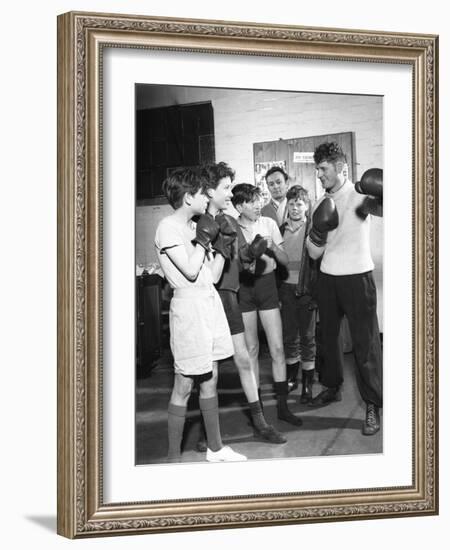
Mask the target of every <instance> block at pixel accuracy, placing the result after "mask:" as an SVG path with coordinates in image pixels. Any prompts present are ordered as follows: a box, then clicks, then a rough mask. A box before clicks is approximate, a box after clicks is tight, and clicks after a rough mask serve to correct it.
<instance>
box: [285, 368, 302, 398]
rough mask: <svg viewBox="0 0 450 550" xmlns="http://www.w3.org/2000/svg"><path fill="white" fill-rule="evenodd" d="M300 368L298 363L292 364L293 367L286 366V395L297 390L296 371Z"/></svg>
mask: <svg viewBox="0 0 450 550" xmlns="http://www.w3.org/2000/svg"><path fill="white" fill-rule="evenodd" d="M299 368H300V363H294V364H293V365H286V371H287V382H288V393H291V391H295V390H296V389H297V388H298V380H297V377H298V370H299Z"/></svg>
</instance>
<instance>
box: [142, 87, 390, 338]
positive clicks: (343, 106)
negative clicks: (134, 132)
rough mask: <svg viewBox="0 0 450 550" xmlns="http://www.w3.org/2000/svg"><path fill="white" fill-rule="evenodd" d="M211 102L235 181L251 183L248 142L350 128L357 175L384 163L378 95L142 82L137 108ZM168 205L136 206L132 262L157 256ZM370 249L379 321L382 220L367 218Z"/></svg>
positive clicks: (219, 151)
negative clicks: (157, 241) (157, 236)
mask: <svg viewBox="0 0 450 550" xmlns="http://www.w3.org/2000/svg"><path fill="white" fill-rule="evenodd" d="M202 101H211V102H212V105H213V111H214V127H215V145H216V160H217V161H222V160H223V161H225V162H227V163H228V164H230V166H232V167H233V168H234V169H235V170H236V182H249V183H254V172H253V144H254V143H258V142H262V141H273V140H277V139H280V138H281V139H290V138H298V137H308V136H317V135H324V134H335V133H339V132H348V131H352V132H354V140H355V149H356V154H355V157H356V159H355V160H356V163H357V165H356V175H357V176H358V177H359V176H361V175H362V174H363V173H364V171H365V170H366V169H367V168H371V167H382V166H383V100H382V98H381V97H379V96H351V95H338V94H312V93H292V92H273V91H251V90H227V89H213V88H193V87H178V86H167V87H166V86H142V87H140V88H139V93H138V95H137V108H141V109H145V108H147V109H148V108H155V107H165V106H168V105H174V104H185V103H196V102H202ZM170 212H171V208H170V207H169V206H144V207H138V208H137V212H136V263H137V264H143V265H146V264H149V263H154V262H156V261H157V259H156V253H155V251H154V245H153V239H154V234H155V231H156V227H157V225H158V223H159V221H160V219H161V217H164V216H165V215H168V214H169V213H170ZM371 223H372V230H371V248H372V255H373V259H374V262H375V273H374V276H375V280H376V284H377V289H378V318H379V321H380V325H381V330H382V326H383V321H382V319H383V278H382V262H383V258H382V255H383V222H382V219H380V218H373V219H372V222H371Z"/></svg>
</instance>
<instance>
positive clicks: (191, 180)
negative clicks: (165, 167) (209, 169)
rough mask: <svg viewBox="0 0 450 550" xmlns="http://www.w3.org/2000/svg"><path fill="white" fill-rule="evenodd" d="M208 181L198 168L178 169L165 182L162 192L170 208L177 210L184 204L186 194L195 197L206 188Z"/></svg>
mask: <svg viewBox="0 0 450 550" xmlns="http://www.w3.org/2000/svg"><path fill="white" fill-rule="evenodd" d="M205 186H206V181H205V179H204V178H203V177H202V175H201V174H200V172H199V170H198V169H196V168H176V169H175V170H174V171H173V172H172V173H171V174H170V175H169V176H168V177H167V178H166V179H165V180H164V182H163V184H162V190H163V193H164V195H165V196H166V198H167V200H168V201H169V204H170V206H172V208H174V210H177V209H178V208H180V206H181V205H182V204H183V197H184V195H185V194H186V193H190V194H191V195H195V193H197V191H198V190H199V189H200V188H203V189H204V188H205Z"/></svg>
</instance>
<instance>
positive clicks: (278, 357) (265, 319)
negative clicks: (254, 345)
mask: <svg viewBox="0 0 450 550" xmlns="http://www.w3.org/2000/svg"><path fill="white" fill-rule="evenodd" d="M259 318H260V319H261V324H262V326H263V328H264V332H265V333H266V338H267V343H268V345H269V351H270V357H271V358H272V375H273V380H274V382H282V381H283V380H286V360H285V357H284V345H283V329H282V326H281V315H280V310H279V309H278V308H277V309H264V310H262V311H260V312H259Z"/></svg>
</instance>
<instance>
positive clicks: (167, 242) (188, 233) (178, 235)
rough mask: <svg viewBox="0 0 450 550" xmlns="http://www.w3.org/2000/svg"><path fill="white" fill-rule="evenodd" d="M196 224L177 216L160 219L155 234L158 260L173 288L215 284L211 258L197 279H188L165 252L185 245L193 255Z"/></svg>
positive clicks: (189, 253) (187, 252) (204, 264)
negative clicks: (187, 222)
mask: <svg viewBox="0 0 450 550" xmlns="http://www.w3.org/2000/svg"><path fill="white" fill-rule="evenodd" d="M195 228H196V224H195V222H193V221H190V222H189V224H185V223H183V222H181V221H180V220H178V219H177V218H175V217H174V216H168V217H167V218H164V219H163V220H161V221H160V223H159V225H158V227H157V229H156V234H155V246H156V252H157V255H158V260H159V263H160V265H161V268H162V270H163V271H164V275H165V277H166V279H167V280H168V282H169V284H170V286H171V287H172V288H184V287H190V286H202V287H204V286H207V287H209V286H211V285H212V284H213V278H212V272H211V269H209V260H208V259H207V258H205V261H204V263H203V265H202V267H201V269H200V272H199V274H198V277H197V278H196V279H195V281H190V280H189V279H187V278H186V277H185V276H184V275H183V273H181V271H180V270H179V269H178V268H177V267H176V266H175V265H174V264H173V262H172V260H171V259H170V258H169V256H167V254H166V253H165V251H166V249H168V248H173V247H175V246H184V248H185V250H186V254H187V255H188V257H189V256H191V255H192V254H193V253H194V250H195V246H194V245H193V244H192V239H194V238H195Z"/></svg>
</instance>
